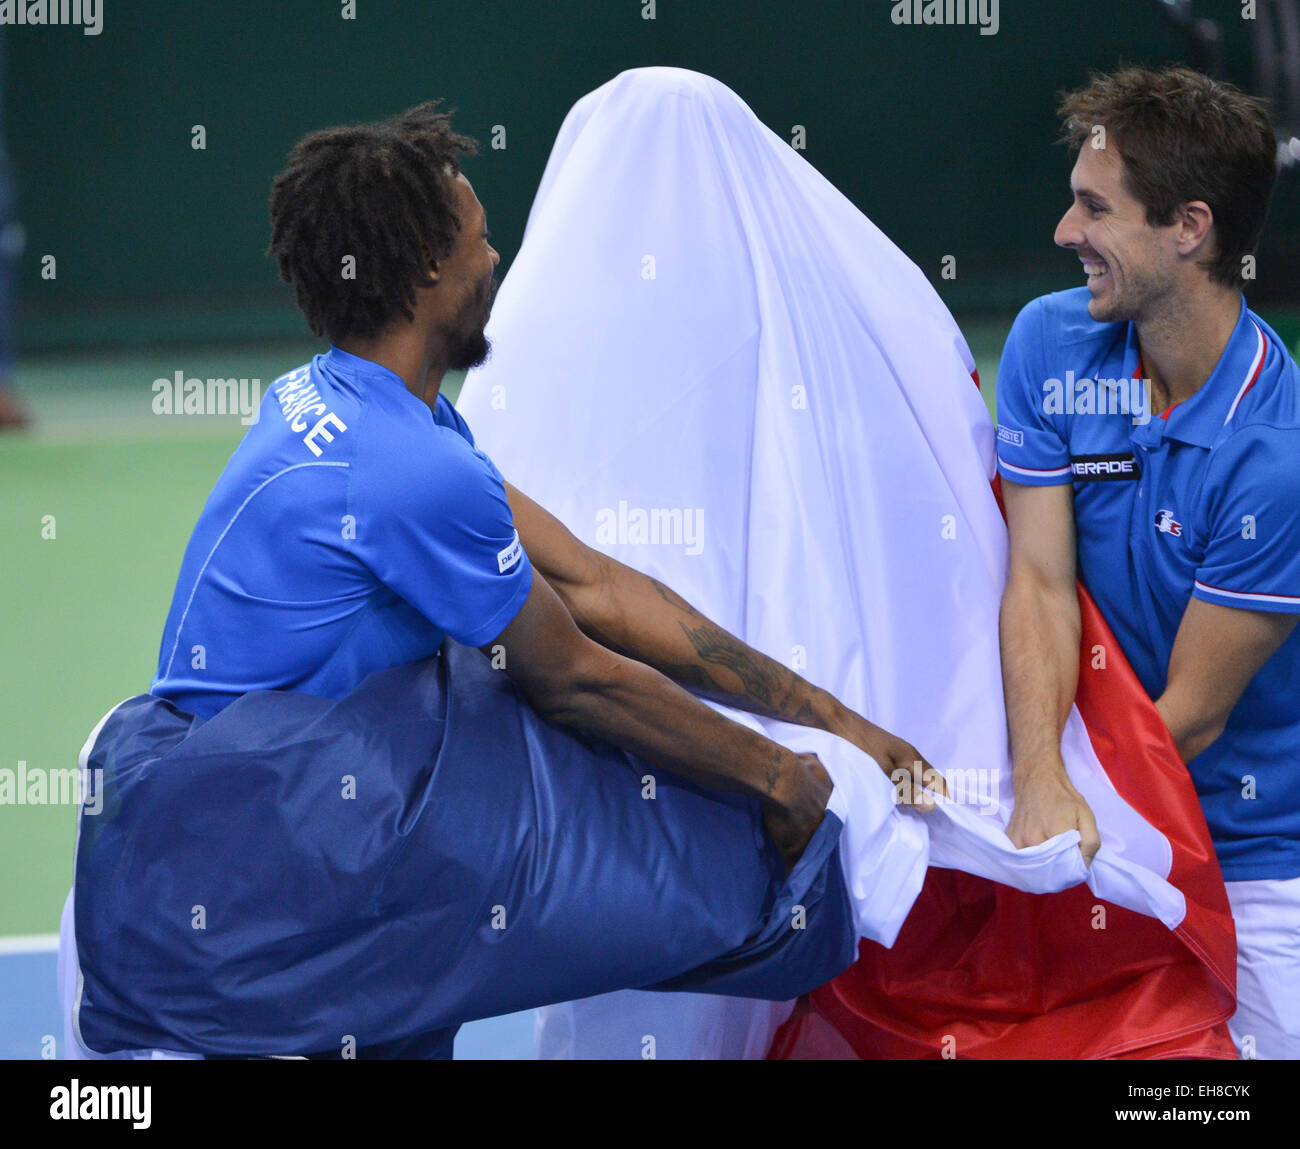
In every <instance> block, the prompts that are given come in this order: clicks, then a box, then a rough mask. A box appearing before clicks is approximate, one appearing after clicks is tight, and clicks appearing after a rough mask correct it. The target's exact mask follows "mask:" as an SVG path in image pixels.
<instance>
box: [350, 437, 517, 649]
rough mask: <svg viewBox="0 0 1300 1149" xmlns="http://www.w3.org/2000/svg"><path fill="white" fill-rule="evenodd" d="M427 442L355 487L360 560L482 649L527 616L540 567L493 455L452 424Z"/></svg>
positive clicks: (437, 621)
mask: <svg viewBox="0 0 1300 1149" xmlns="http://www.w3.org/2000/svg"><path fill="white" fill-rule="evenodd" d="M421 445H422V447H423V449H422V450H420V451H418V452H416V451H405V452H403V451H397V452H394V453H393V455H392V456H390V458H389V459H388V460H387V462H386V465H383V466H381V467H379V468H377V469H376V471H374V472H373V473H371V474H370V475H369V477H368V478H367V479H366V480H364V481H363V483H362V484H361V485H360V487H359V489H358V490H357V492H356V502H357V508H358V509H357V516H356V517H357V523H356V531H357V541H358V544H359V547H360V551H361V557H362V559H363V561H365V562H366V564H367V566H369V567H370V569H371V570H372V571H373V572H374V573H375V575H376V577H377V578H378V579H379V580H380V581H381V582H382V583H384V585H385V586H387V587H389V588H390V589H392V590H394V591H396V592H397V593H398V594H399V595H401V596H402V598H404V599H405V600H406V601H407V602H409V603H410V604H411V605H412V606H414V607H415V608H416V609H417V610H418V611H419V612H420V613H421V614H423V615H424V617H425V618H427V619H428V620H429V621H430V622H432V623H433V624H434V625H435V626H437V627H438V628H439V629H441V630H442V631H444V632H445V633H446V634H449V635H450V636H451V637H452V638H454V639H455V640H456V641H457V642H460V643H463V644H465V645H466V646H482V645H483V644H484V643H487V642H489V641H491V640H492V639H494V638H496V637H497V635H499V634H500V633H501V632H502V631H503V630H504V629H505V628H506V626H508V625H509V623H510V622H511V620H512V619H513V618H514V617H515V615H516V614H518V613H519V609H520V608H521V607H522V606H523V604H524V600H525V599H526V598H527V597H528V592H529V590H531V588H532V579H533V573H532V565H531V563H530V562H529V560H528V555H527V554H526V553H525V552H524V548H523V545H522V544H521V542H520V540H519V532H518V531H517V530H516V529H515V526H514V520H513V518H512V516H511V514H510V504H509V502H507V500H506V492H505V483H504V481H503V480H502V478H501V474H500V472H499V471H497V469H496V467H494V466H493V464H492V461H491V460H490V459H489V458H488V457H487V456H486V455H485V454H483V452H482V451H479V450H477V449H476V448H474V447H471V446H470V445H469V443H468V442H467V441H466V440H465V439H463V438H462V437H461V436H460V435H459V434H457V433H456V432H455V431H452V430H450V429H449V428H439V429H438V430H436V431H435V433H434V434H433V435H432V436H430V437H427V438H425V439H424V440H422V443H421Z"/></svg>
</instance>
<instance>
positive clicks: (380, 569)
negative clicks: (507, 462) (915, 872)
mask: <svg viewBox="0 0 1300 1149" xmlns="http://www.w3.org/2000/svg"><path fill="white" fill-rule="evenodd" d="M474 150H475V145H474V142H473V141H472V140H470V139H468V138H466V137H465V136H462V135H458V134H456V133H455V132H454V131H452V129H451V125H450V117H449V116H448V115H447V114H445V113H439V112H437V111H436V102H435V103H428V104H424V105H421V106H419V107H416V108H413V109H411V110H410V111H408V112H406V113H405V114H403V115H400V116H397V117H395V118H393V119H390V120H387V121H384V122H380V123H376V124H367V125H360V126H352V127H340V128H334V129H330V130H326V131H319V132H315V133H313V134H311V135H309V136H307V137H306V138H304V139H303V140H302V141H301V142H300V143H299V144H298V145H297V146H296V147H295V148H294V149H293V152H292V154H291V156H290V159H289V163H288V166H287V167H286V168H285V170H284V171H283V172H282V173H281V174H280V175H279V176H277V177H276V179H275V181H274V185H273V189H272V193H271V204H270V206H271V223H272V237H271V245H270V251H271V253H272V254H274V256H275V257H276V259H277V260H278V262H279V267H280V272H281V275H282V277H283V278H284V279H285V280H286V281H287V282H289V283H292V284H293V285H294V287H295V289H296V292H297V298H298V302H299V305H300V307H301V309H302V311H303V313H304V315H305V316H306V319H307V322H308V324H309V325H310V327H311V329H312V331H313V332H314V333H316V334H317V335H319V336H324V337H325V338H327V339H328V340H329V342H330V348H329V350H328V351H327V352H325V353H324V354H321V355H318V356H316V357H315V358H314V359H313V360H312V361H311V362H310V363H308V364H305V365H303V366H301V367H299V368H297V369H296V370H293V371H290V372H289V373H288V374H286V375H285V376H283V377H282V378H281V379H279V380H277V381H276V383H275V384H274V386H273V387H272V388H271V389H270V391H269V392H268V394H267V396H266V398H265V400H264V403H263V411H262V417H261V419H260V420H259V421H258V423H257V424H255V425H254V426H253V427H251V428H250V430H249V432H248V434H247V435H246V437H245V439H244V440H243V442H242V443H241V444H240V446H239V448H238V449H237V450H236V451H235V453H234V455H233V456H232V457H231V459H230V462H229V464H228V466H227V467H226V469H225V471H224V473H223V474H222V475H221V477H220V479H219V480H218V482H217V484H216V487H215V489H214V490H213V492H212V495H211V497H210V498H209V500H208V503H207V505H206V506H205V508H204V510H203V513H202V515H201V517H200V519H199V522H198V525H197V526H196V528H195V530H194V534H193V537H192V538H191V540H190V543H189V547H188V549H187V551H186V553H185V557H184V561H183V564H182V567H181V571H180V576H179V578H178V581H177V585H176V593H175V597H174V599H173V602H172V607H171V612H170V614H169V616H168V619H167V624H166V628H165V631H164V635H163V641H162V646H161V651H160V655H159V663H158V672H157V675H156V677H155V678H154V681H153V684H152V687H151V693H150V694H149V695H144V696H140V697H138V698H135V699H131V700H128V701H127V702H126V703H123V704H122V705H121V706H119V707H117V708H116V709H115V710H114V711H112V712H111V713H110V714H109V715H108V716H107V717H106V718H105V719H104V720H103V721H102V722H101V723H100V725H99V727H97V728H96V731H95V732H94V733H93V734H92V736H91V738H90V740H89V741H88V742H87V746H86V748H85V750H84V751H83V757H82V765H83V767H87V766H88V767H90V768H102V769H103V770H104V771H105V775H104V781H103V788H104V794H105V806H106V809H108V810H109V811H111V814H110V815H109V816H108V817H106V818H105V819H103V820H96V818H94V817H93V816H90V815H89V814H87V815H86V816H85V817H84V818H83V820H82V822H81V830H80V836H79V846H78V862H77V882H76V886H75V895H76V897H75V902H73V901H72V900H71V899H70V902H69V907H68V910H67V911H66V912H65V945H64V954H63V957H64V961H63V966H64V980H65V985H66V986H67V987H68V989H67V993H66V996H67V997H68V998H69V1018H70V1025H71V1029H72V1036H73V1037H74V1042H73V1045H74V1049H79V1050H80V1051H81V1052H83V1053H86V1054H89V1053H90V1051H95V1052H97V1053H99V1054H112V1053H122V1052H123V1051H129V1050H147V1049H165V1050H172V1051H179V1052H183V1053H188V1054H199V1055H228V1056H241V1055H243V1056H247V1055H312V1056H336V1057H337V1056H354V1055H360V1056H367V1055H368V1056H419V1057H431V1056H449V1055H450V1051H451V1043H452V1038H453V1037H454V1034H455V1031H456V1028H457V1027H458V1026H459V1025H460V1024H461V1023H463V1022H465V1021H467V1020H471V1019H473V1018H476V1017H484V1016H490V1015H494V1014H499V1013H503V1012H507V1011H510V1010H514V1009H522V1008H527V1007H530V1006H535V1005H540V1004H545V1003H547V1002H553V1001H563V1000H569V999H573V998H578V997H584V996H587V995H589V994H594V993H602V992H607V991H611V990H615V989H620V988H627V987H635V986H654V985H657V986H660V987H671V988H692V989H703V990H708V991H710V992H717V993H733V994H738V995H741V996H752V997H767V998H771V999H773V1000H780V999H786V998H790V997H794V996H796V995H797V994H799V993H801V992H804V991H806V990H808V989H811V988H812V987H814V986H817V985H819V984H821V983H823V982H825V981H827V980H828V979H829V978H830V977H832V976H833V975H835V974H836V973H838V972H839V971H840V970H841V969H843V968H844V967H846V966H847V965H848V964H849V962H850V961H851V960H852V958H853V955H854V950H855V941H856V934H855V931H854V929H853V923H852V918H851V913H850V909H849V903H848V897H847V895H846V890H845V885H844V878H843V875H842V873H841V870H840V868H839V862H838V860H837V842H838V839H839V836H840V831H841V828H842V826H841V822H840V820H839V819H838V818H837V817H836V815H835V814H834V813H830V812H828V811H827V801H828V797H829V795H830V792H831V790H832V785H831V780H830V778H829V777H828V775H827V772H826V769H825V768H824V767H823V765H822V763H821V762H820V761H819V760H818V758H817V757H816V756H814V755H812V754H796V753H793V752H792V751H790V750H787V749H786V748H784V747H783V746H781V745H779V744H777V743H776V742H773V741H770V740H769V739H767V738H766V737H764V736H763V735H762V734H761V733H759V732H758V731H757V730H756V729H753V728H751V727H748V726H744V725H741V724H739V723H737V722H733V721H730V720H729V719H727V718H725V717H724V716H722V715H721V714H719V713H718V712H717V711H716V710H714V709H711V708H710V707H708V706H706V705H705V704H704V703H703V702H701V701H700V700H699V699H697V698H696V697H694V696H693V695H692V694H691V693H688V692H687V691H686V690H685V689H683V688H682V685H677V684H675V683H674V682H673V681H671V680H670V679H675V680H676V682H677V683H681V684H684V685H685V686H689V687H690V688H691V689H692V690H694V691H697V692H698V693H701V694H704V695H707V696H709V697H711V698H712V699H714V700H717V701H720V702H723V703H724V704H727V705H730V706H733V707H736V708H739V709H741V710H747V711H750V712H753V713H756V714H760V715H764V716H769V717H774V718H778V719H783V720H785V721H788V722H792V723H798V724H801V725H805V726H815V727H819V728H821V729H824V730H826V731H829V732H831V733H834V734H837V735H840V736H841V737H843V738H844V739H846V740H847V741H848V742H851V743H853V744H854V745H855V746H856V747H858V748H859V749H860V750H861V751H864V752H865V753H866V754H869V755H871V757H873V758H874V759H875V760H876V762H877V763H878V764H879V765H880V766H881V767H882V768H883V769H884V770H885V771H886V772H894V771H896V770H899V769H902V770H904V771H911V770H920V771H924V770H925V769H926V767H925V764H924V761H923V759H922V758H921V755H920V754H919V753H918V752H917V751H916V750H915V749H914V748H913V747H912V746H910V745H909V744H907V743H906V742H904V741H902V740H901V739H898V738H895V737H894V736H892V735H890V734H888V733H887V732H885V731H884V730H881V729H880V728H879V727H876V726H873V725H872V724H871V723H869V722H868V721H866V720H865V719H864V718H862V717H861V716H859V715H857V714H855V713H853V712H852V711H851V710H849V709H848V708H847V707H845V706H843V705H842V704H841V703H839V702H838V701H837V700H836V699H834V698H833V697H831V696H830V695H828V694H826V693H825V692H823V691H820V690H818V689H816V688H815V687H813V686H811V685H810V684H809V683H807V682H805V681H804V680H803V679H801V678H800V677H798V676H797V675H795V674H794V673H792V672H791V671H790V670H788V669H787V668H785V667H783V666H781V665H780V664H778V663H776V662H774V661H772V660H771V659H768V658H766V657H764V656H763V655H761V654H759V653H758V652H757V651H754V650H752V649H750V648H749V647H747V646H745V645H744V644H743V643H741V642H740V641H739V640H738V639H735V638H734V637H732V636H731V635H729V634H728V633H726V632H725V631H723V630H722V629H721V628H719V627H717V626H716V625H714V624H712V623H711V622H709V620H708V619H706V618H704V617H703V616H702V615H700V614H699V613H698V612H697V611H695V610H694V609H693V608H692V607H691V606H689V605H688V604H687V603H686V602H685V601H683V600H682V599H681V598H680V597H679V596H677V595H676V594H675V593H674V592H673V591H671V590H670V589H669V588H667V587H666V586H664V585H662V584H661V583H659V582H657V581H656V580H654V579H651V578H648V577H646V576H643V575H641V574H639V573H637V572H636V571H633V570H631V569H630V568H628V567H626V566H623V565H621V564H619V563H617V562H615V561H614V560H612V559H609V558H607V557H605V556H603V555H601V554H599V553H597V552H596V551H594V550H591V549H589V548H587V547H586V546H584V545H583V544H581V543H580V542H579V541H578V540H577V539H576V538H575V537H574V536H573V535H571V534H570V533H569V532H568V531H567V530H566V529H565V528H564V527H563V526H562V525H561V524H560V523H559V522H558V521H557V520H555V519H554V518H552V517H551V516H550V515H549V514H548V513H547V512H545V511H544V510H542V509H541V507H539V506H537V505H536V504H535V503H533V502H531V501H530V500H529V499H528V498H527V497H526V496H525V495H523V494H522V493H520V492H519V491H517V490H515V489H514V488H513V487H511V486H510V485H509V484H508V483H506V482H505V481H504V479H503V478H502V476H501V474H500V473H499V472H498V471H497V469H496V467H495V466H494V465H493V464H492V461H491V460H490V459H489V458H488V457H487V456H486V455H485V454H483V452H481V451H480V450H478V449H476V447H475V443H474V437H473V435H472V434H471V432H470V429H469V427H468V426H467V425H466V423H465V421H464V420H463V419H462V418H461V417H460V416H459V415H458V414H457V413H456V411H455V410H454V409H453V408H452V406H451V404H450V403H449V402H448V400H447V399H446V397H445V396H443V395H441V394H440V384H441V382H442V380H443V377H444V375H445V373H446V372H447V371H450V370H456V369H465V368H469V367H473V366H475V365H477V364H479V363H481V362H483V360H484V359H485V358H486V356H487V353H488V343H487V340H486V338H485V335H484V326H485V324H486V321H487V318H488V315H489V311H490V308H491V304H492V299H493V296H494V294H495V280H494V269H495V267H496V264H497V261H498V258H499V257H498V255H497V253H496V251H494V250H493V248H492V246H491V243H490V242H489V233H488V229H487V220H486V213H485V212H484V209H483V207H482V205H481V204H480V203H479V201H478V199H477V197H476V196H475V194H474V190H473V188H472V187H471V185H470V183H469V181H468V180H467V179H466V178H465V176H464V175H463V174H462V172H461V171H460V166H459V162H458V161H459V157H460V156H462V155H464V154H468V153H472V152H473V151H474ZM474 647H478V648H480V651H481V653H480V651H476V650H473V649H472V648H474ZM467 648H471V649H467ZM483 655H486V656H487V657H486V658H484V657H483ZM502 672H504V673H502ZM271 692H274V693H271ZM539 716H540V717H539ZM863 761H865V758H864V759H863ZM661 770H662V771H664V772H662V773H660V771H661ZM918 789H919V787H918ZM792 921H793V922H794V923H795V926H796V928H791V923H792ZM74 922H75V931H74V930H73V923H74ZM124 923H130V928H129V929H126V928H123V926H124ZM74 932H75V947H74V942H73V937H72V935H73V933H74ZM78 951H79V952H78ZM78 958H79V964H78V961H77V960H76V959H78ZM74 987H75V988H74ZM73 999H75V1001H74V1000H73Z"/></svg>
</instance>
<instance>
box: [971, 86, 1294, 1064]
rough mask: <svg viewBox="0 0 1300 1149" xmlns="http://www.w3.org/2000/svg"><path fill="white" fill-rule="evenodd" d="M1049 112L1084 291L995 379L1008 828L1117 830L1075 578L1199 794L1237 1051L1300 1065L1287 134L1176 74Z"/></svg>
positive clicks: (1020, 335)
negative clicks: (1100, 811) (1284, 313)
mask: <svg viewBox="0 0 1300 1149" xmlns="http://www.w3.org/2000/svg"><path fill="white" fill-rule="evenodd" d="M1060 112H1061V115H1062V117H1063V120H1064V124H1065V138H1066V140H1067V142H1068V143H1069V144H1070V145H1071V146H1072V148H1073V149H1074V151H1075V152H1076V153H1077V155H1076V160H1075V163H1074V168H1073V172H1072V174H1071V177H1070V189H1071V195H1072V197H1073V202H1072V204H1071V206H1070V208H1069V210H1068V211H1067V212H1066V213H1065V215H1064V216H1063V217H1062V219H1061V221H1060V223H1059V224H1058V225H1057V228H1056V233H1055V242H1056V243H1057V245H1058V246H1061V247H1064V248H1067V249H1068V250H1070V251H1072V252H1074V253H1075V254H1076V255H1077V256H1078V258H1079V260H1080V262H1081V264H1082V268H1083V272H1084V274H1085V276H1086V277H1087V283H1086V285H1085V286H1082V287H1078V288H1074V289H1071V290H1068V291H1064V292H1058V293H1055V294H1052V295H1047V296H1044V297H1041V298H1039V299H1036V300H1034V301H1033V302H1031V303H1030V304H1028V305H1027V306H1026V307H1025V308H1024V309H1023V310H1022V311H1021V313H1020V315H1019V316H1018V318H1017V319H1016V321H1015V325H1014V327H1013V328H1012V331H1011V334H1010V336H1009V338H1008V341H1007V344H1006V347H1005V349H1004V351H1003V356H1002V364H1001V369H1000V372H999V376H998V388H997V405H998V432H997V439H998V442H997V448H998V470H999V472H1000V474H1001V477H1002V490H1003V495H1004V499H1005V505H1006V512H1007V522H1008V528H1009V535H1010V566H1009V576H1008V579H1007V584H1006V590H1005V594H1004V597H1003V601H1002V612H1001V634H1002V667H1003V679H1004V687H1005V693H1006V703H1007V717H1008V725H1009V729H1010V738H1011V747H1012V761H1013V769H1014V786H1015V808H1014V812H1013V815H1012V819H1011V822H1010V823H1009V825H1008V834H1009V835H1010V837H1011V839H1012V840H1013V841H1014V842H1015V843H1016V844H1017V845H1019V846H1032V845H1034V844H1036V843H1038V842H1042V841H1045V840H1047V839H1049V838H1050V837H1052V836H1053V835H1055V834H1058V833H1061V832H1063V831H1066V830H1077V831H1078V832H1079V833H1080V834H1081V836H1082V839H1083V844H1084V848H1085V850H1086V851H1088V852H1089V853H1095V852H1096V850H1097V848H1098V845H1099V843H1101V844H1104V842H1105V836H1104V835H1100V836H1099V835H1098V832H1097V825H1096V821H1095V819H1094V817H1093V812H1092V810H1091V808H1090V806H1089V804H1088V802H1087V801H1085V800H1084V798H1083V797H1082V796H1081V795H1080V794H1079V793H1078V791H1077V789H1076V788H1075V787H1074V786H1073V785H1071V783H1070V781H1069V779H1068V777H1067V775H1066V772H1065V770H1064V768H1063V765H1062V759H1061V754H1060V749H1059V747H1060V736H1061V731H1062V728H1063V726H1064V723H1065V720H1066V716H1067V714H1068V713H1069V709H1070V705H1071V702H1072V700H1073V699H1074V696H1075V688H1076V682H1077V675H1078V643H1079V629H1080V616H1079V606H1078V600H1077V598H1076V595H1075V577H1076V571H1077V573H1078V576H1079V578H1080V579H1081V581H1082V582H1083V583H1084V585H1085V586H1086V587H1087V589H1088V591H1090V592H1091V594H1092V596H1093V597H1094V598H1095V600H1096V602H1097V605H1098V607H1099V608H1100V610H1101V613H1102V615H1103V616H1104V618H1105V620H1106V622H1107V623H1108V624H1109V626H1110V627H1111V629H1112V630H1113V632H1114V634H1115V638H1116V640H1117V642H1118V643H1119V645H1120V647H1121V648H1122V650H1123V653H1124V655H1125V657H1126V658H1127V660H1128V662H1129V663H1130V664H1131V665H1132V667H1133V669H1134V671H1135V672H1136V674H1137V676H1138V678H1139V679H1140V681H1141V683H1142V686H1143V687H1144V688H1145V690H1146V691H1147V693H1148V694H1149V695H1150V697H1151V698H1152V700H1154V702H1155V706H1156V709H1157V710H1158V712H1159V714H1160V716H1161V718H1162V719H1163V721H1164V723H1165V725H1166V726H1167V727H1168V729H1169V732H1170V734H1171V735H1172V737H1173V740H1174V742H1175V743H1176V745H1177V747H1178V750H1179V752H1180V753H1181V754H1182V756H1183V758H1184V760H1185V761H1186V762H1187V766H1188V770H1189V771H1190V773H1191V776H1192V780H1193V782H1194V783H1195V786H1196V790H1197V793H1198V795H1199V798H1200V801H1201V806H1202V809H1203V810H1204V814H1205V818H1206V821H1207V823H1208V826H1209V830H1210V835H1211V838H1212V840H1213V843H1214V848H1215V852H1216V853H1217V856H1218V861H1219V864H1220V866H1221V868H1222V872H1223V877H1224V880H1225V882H1226V886H1227V891H1228V897H1229V900H1230V902H1231V905H1232V913H1233V918H1234V921H1235V925H1236V931H1237V944H1238V964H1237V992H1238V1010H1237V1013H1236V1015H1235V1017H1234V1018H1233V1019H1232V1021H1231V1023H1230V1028H1231V1031H1232V1034H1233V1038H1234V1041H1235V1042H1236V1044H1237V1047H1238V1050H1239V1052H1240V1053H1241V1055H1242V1056H1243V1057H1259V1058H1287V1059H1290V1058H1296V1057H1300V992H1297V988H1296V987H1297V986H1300V697H1297V694H1296V691H1295V683H1296V681H1297V678H1298V677H1300V632H1297V631H1296V626H1295V624H1296V618H1297V615H1298V614H1300V370H1298V369H1297V367H1296V365H1295V363H1294V361H1293V360H1292V358H1291V356H1290V355H1289V353H1288V351H1287V349H1286V346H1285V345H1284V344H1283V343H1282V341H1281V340H1280V339H1279V338H1278V336H1277V335H1276V334H1275V333H1274V332H1273V331H1272V330H1271V329H1270V328H1269V327H1268V325H1267V324H1266V323H1264V321H1263V320H1262V319H1260V317H1259V316H1258V315H1256V314H1255V313H1254V312H1253V311H1251V310H1250V309H1249V307H1248V306H1247V304H1246V300H1245V297H1244V295H1243V283H1244V281H1245V280H1249V279H1253V278H1254V254H1253V253H1254V250H1255V247H1256V244H1257V242H1258V240H1259V237H1260V234H1261V232H1262V230H1263V227H1264V222H1265V217H1266V213H1267V209H1268V203H1269V198H1270V195H1271V191H1272V188H1273V183H1274V179H1275V174H1276V159H1275V157H1276V146H1277V144H1276V139H1275V136H1274V133H1273V130H1272V128H1271V126H1270V123H1269V118H1268V115H1267V113H1266V111H1265V109H1264V107H1263V105H1262V104H1260V103H1259V102H1258V101H1256V100H1254V99H1252V98H1250V97H1248V96H1246V95H1244V94H1243V93H1242V92H1240V91H1238V90H1237V89H1236V88H1234V87H1232V86H1231V85H1229V84H1225V83H1220V82H1216V81H1214V80H1212V79H1210V78H1208V77H1206V76H1203V75H1200V74H1198V73H1196V72H1193V71H1191V70H1189V69H1186V68H1166V69H1164V70H1160V71H1155V70H1151V69H1146V68H1127V69H1123V70H1121V71H1118V72H1116V73H1114V74H1112V75H1097V76H1094V77H1093V79H1092V81H1091V82H1090V83H1089V84H1088V85H1087V86H1085V87H1083V88H1081V89H1079V90H1077V91H1074V92H1071V93H1069V94H1067V95H1066V96H1065V97H1064V98H1063V100H1062V103H1061V106H1060ZM1103 654H1104V652H1103Z"/></svg>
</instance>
